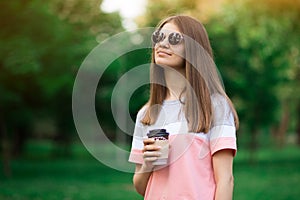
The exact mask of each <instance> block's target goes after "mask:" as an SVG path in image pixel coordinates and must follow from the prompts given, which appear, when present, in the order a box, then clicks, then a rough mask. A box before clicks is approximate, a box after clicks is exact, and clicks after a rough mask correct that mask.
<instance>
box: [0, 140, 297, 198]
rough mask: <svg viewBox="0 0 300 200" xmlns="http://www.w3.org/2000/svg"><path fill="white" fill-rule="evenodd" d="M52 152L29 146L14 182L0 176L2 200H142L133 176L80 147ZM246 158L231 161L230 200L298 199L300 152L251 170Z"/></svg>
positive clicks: (278, 155) (271, 157)
mask: <svg viewBox="0 0 300 200" xmlns="http://www.w3.org/2000/svg"><path fill="white" fill-rule="evenodd" d="M52 148H53V146H52V145H49V144H46V143H45V144H43V143H36V144H35V143H32V144H30V145H29V146H28V147H27V149H26V153H25V155H24V156H23V157H22V159H17V160H14V161H13V162H12V170H13V176H12V177H11V178H5V177H4V176H3V175H2V174H1V175H0V199H14V200H15V199H16V200H18V199H20V200H27V199H28V200H29V199H30V200H31V199H32V200H35V199H43V200H44V199H45V200H50V199H51V200H56V199H57V200H73V199H74V200H76V199H80V200H81V199H82V200H84V199H87V200H89V199H105V200H106V199H107V200H117V199H120V200H121V199H122V200H127V199H130V200H134V199H137V200H139V199H142V198H141V197H140V196H139V195H138V194H137V193H136V192H135V190H134V188H133V186H132V174H130V173H124V172H119V171H116V170H114V169H111V168H109V167H106V166H104V165H103V164H101V163H100V162H98V161H97V160H96V159H94V158H93V157H91V156H90V155H89V154H88V153H87V152H86V151H85V150H84V148H82V146H79V145H75V146H74V147H73V148H72V155H73V156H70V157H67V158H62V157H61V158H57V156H54V155H52V153H51V152H53V151H52ZM247 157H248V154H247V151H243V150H240V151H239V152H238V154H237V157H236V159H235V163H234V176H235V190H234V199H236V200H253V199H259V200H285V199H286V200H296V199H299V197H300V191H299V189H298V188H299V185H300V170H299V167H300V150H299V148H296V147H289V148H285V149H282V150H276V149H268V150H263V151H259V152H258V153H257V154H256V162H255V163H253V164H249V162H248V161H247V160H248V159H247Z"/></svg>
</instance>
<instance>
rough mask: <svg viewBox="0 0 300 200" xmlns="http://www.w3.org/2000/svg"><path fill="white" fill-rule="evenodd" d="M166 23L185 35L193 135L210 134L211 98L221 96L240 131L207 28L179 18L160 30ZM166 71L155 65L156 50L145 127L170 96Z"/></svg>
mask: <svg viewBox="0 0 300 200" xmlns="http://www.w3.org/2000/svg"><path fill="white" fill-rule="evenodd" d="M166 23H173V24H175V25H176V26H177V27H178V28H179V30H180V32H181V33H182V34H183V35H184V44H185V73H186V80H187V81H188V84H189V85H190V87H186V91H185V99H184V111H185V117H186V119H187V122H188V128H189V131H191V132H204V133H207V132H208V131H209V129H210V127H211V123H212V118H213V109H212V102H211V96H212V95H213V94H219V95H222V96H223V97H224V98H225V99H226V100H227V102H228V104H229V106H230V108H231V110H232V112H233V115H234V121H235V126H236V128H238V125H239V122H238V116H237V113H236V110H235V109H234V106H233V104H232V102H231V100H230V99H229V98H228V96H227V95H226V93H225V91H224V88H223V85H222V82H221V80H220V77H219V74H218V71H217V69H216V66H215V63H214V61H213V53H212V48H211V45H210V42H209V38H208V35H207V32H206V30H205V28H204V26H203V25H202V24H201V23H200V22H199V21H198V20H196V19H194V18H192V17H189V16H183V15H176V16H171V17H169V18H167V19H165V20H163V21H162V22H161V23H159V25H158V26H157V28H158V29H161V28H162V27H163V26H164V25H165V24H166ZM165 85H166V83H165V77H164V69H163V68H162V67H160V66H158V65H156V64H155V57H154V48H153V50H152V62H151V66H150V98H149V101H148V103H147V104H146V106H147V108H146V113H145V115H144V117H143V118H142V120H141V122H142V123H143V124H144V125H151V124H154V123H155V121H156V119H157V117H158V115H159V112H160V107H159V106H154V105H156V104H158V105H162V103H163V101H164V100H165V98H166V97H167V94H168V89H167V88H166V87H165Z"/></svg>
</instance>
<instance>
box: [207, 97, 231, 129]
mask: <svg viewBox="0 0 300 200" xmlns="http://www.w3.org/2000/svg"><path fill="white" fill-rule="evenodd" d="M211 101H212V109H213V124H214V125H221V124H222V125H225V124H227V125H234V119H233V112H232V110H231V107H230V104H229V102H228V99H227V98H226V97H225V96H224V95H221V94H213V95H212V96H211Z"/></svg>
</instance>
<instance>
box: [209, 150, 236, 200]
mask: <svg viewBox="0 0 300 200" xmlns="http://www.w3.org/2000/svg"><path fill="white" fill-rule="evenodd" d="M212 161H213V170H214V175H215V181H216V194H215V200H232V195H233V173H232V165H233V152H232V150H231V149H224V150H220V151H218V152H216V153H215V154H214V155H213V157H212Z"/></svg>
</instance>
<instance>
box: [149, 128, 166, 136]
mask: <svg viewBox="0 0 300 200" xmlns="http://www.w3.org/2000/svg"><path fill="white" fill-rule="evenodd" d="M168 135H169V133H167V130H166V129H153V130H150V131H149V133H147V136H148V137H149V138H152V137H165V136H168Z"/></svg>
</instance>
